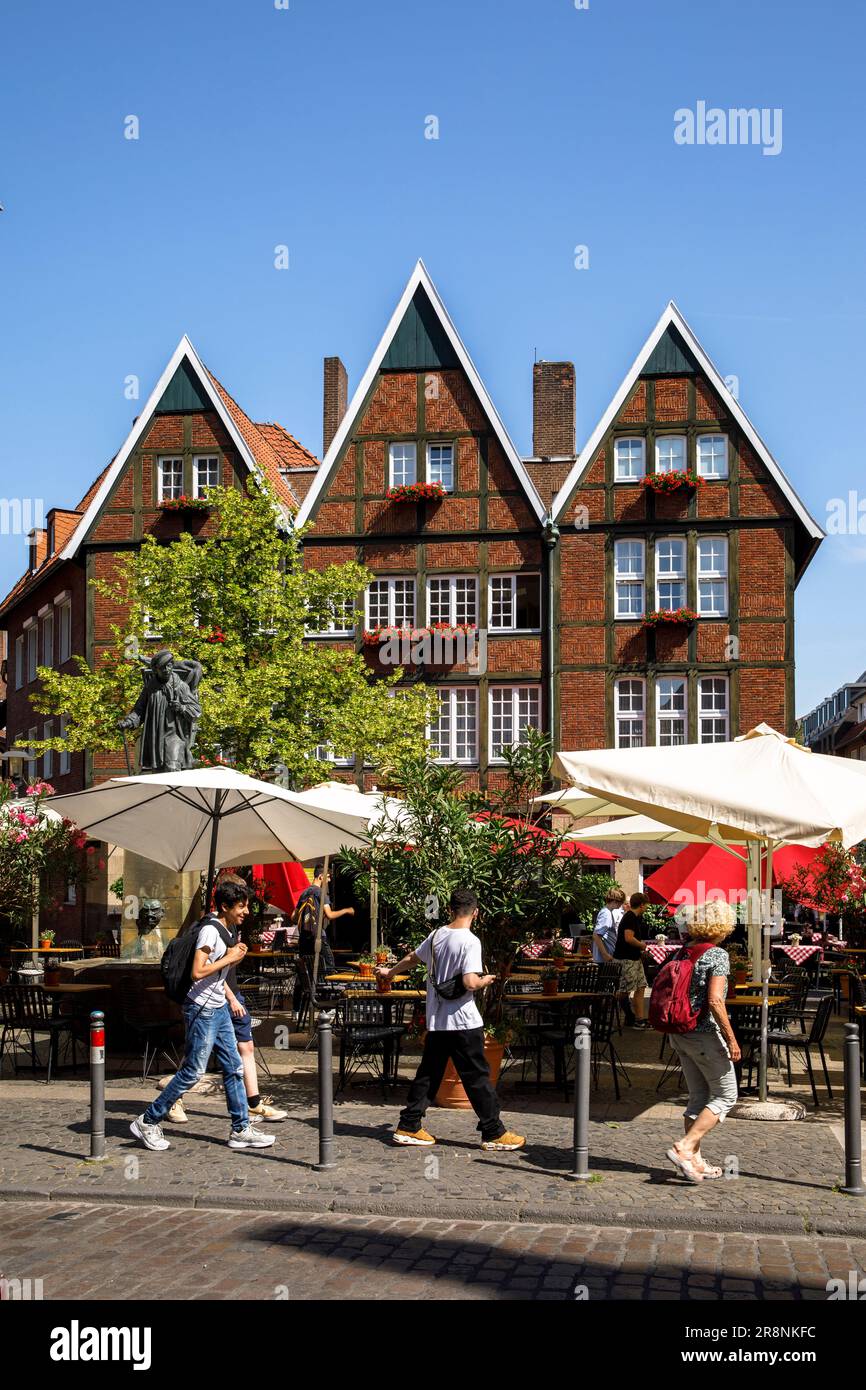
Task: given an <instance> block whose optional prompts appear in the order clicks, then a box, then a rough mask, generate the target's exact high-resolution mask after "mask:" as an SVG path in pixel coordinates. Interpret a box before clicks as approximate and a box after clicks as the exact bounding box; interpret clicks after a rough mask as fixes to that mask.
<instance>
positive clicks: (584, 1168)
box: [570, 1018, 592, 1182]
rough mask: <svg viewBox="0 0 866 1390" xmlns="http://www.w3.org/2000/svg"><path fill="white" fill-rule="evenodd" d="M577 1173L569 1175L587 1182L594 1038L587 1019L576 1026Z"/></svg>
mask: <svg viewBox="0 0 866 1390" xmlns="http://www.w3.org/2000/svg"><path fill="white" fill-rule="evenodd" d="M574 1050H575V1053H576V1056H575V1064H574V1171H573V1172H572V1173H571V1174H570V1176H571V1177H572V1178H577V1179H579V1180H580V1181H583V1182H585V1181H586V1180H587V1178H588V1177H589V1176H590V1173H589V1065H590V1062H591V1060H592V1035H591V1032H590V1021H589V1019H588V1018H579V1019H578V1020H577V1022H576V1023H575V1025H574Z"/></svg>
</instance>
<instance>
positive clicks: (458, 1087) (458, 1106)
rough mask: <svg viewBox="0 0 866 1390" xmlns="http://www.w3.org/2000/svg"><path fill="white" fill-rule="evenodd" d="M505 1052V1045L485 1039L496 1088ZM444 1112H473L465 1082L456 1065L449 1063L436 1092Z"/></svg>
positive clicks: (437, 1101) (488, 1060) (485, 1048)
mask: <svg viewBox="0 0 866 1390" xmlns="http://www.w3.org/2000/svg"><path fill="white" fill-rule="evenodd" d="M504 1052H505V1043H501V1042H494V1040H493V1039H492V1038H485V1039H484V1056H485V1057H486V1058H487V1065H488V1066H489V1067H490V1080H491V1081H492V1083H493V1085H494V1086H495V1085H496V1083H497V1081H498V1080H499V1071H500V1068H501V1066H502V1056H503V1053H504ZM434 1103H435V1104H436V1105H438V1106H439V1107H440V1109H442V1110H471V1109H472V1104H471V1102H470V1100H469V1097H468V1096H467V1094H466V1092H465V1091H464V1089H463V1082H462V1081H461V1080H460V1077H459V1076H458V1075H457V1072H456V1071H455V1069H454V1063H453V1062H449V1063H448V1065H447V1067H446V1068H445V1075H444V1076H443V1078H442V1081H441V1083H440V1086H439V1090H438V1091H437V1092H436V1099H435V1102H434Z"/></svg>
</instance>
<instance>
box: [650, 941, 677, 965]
mask: <svg viewBox="0 0 866 1390" xmlns="http://www.w3.org/2000/svg"><path fill="white" fill-rule="evenodd" d="M679 950H680V943H678V942H673V941H668V942H662V941H650V942H649V944H648V946H647V948H646V954H647V955H648V956H649V958H650V960H654V961H655V963H656V965H664V963H665V961H666V960H667V958H668V956H672V955H673V954H674V953H675V952H676V951H679Z"/></svg>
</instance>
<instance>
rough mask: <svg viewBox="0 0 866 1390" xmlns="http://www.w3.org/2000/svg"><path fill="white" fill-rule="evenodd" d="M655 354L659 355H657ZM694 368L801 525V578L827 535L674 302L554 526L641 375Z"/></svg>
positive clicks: (565, 487)
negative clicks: (677, 359)
mask: <svg viewBox="0 0 866 1390" xmlns="http://www.w3.org/2000/svg"><path fill="white" fill-rule="evenodd" d="M671 329H673V330H674V333H673V334H672V333H671V331H670V330H671ZM674 343H679V353H680V357H681V358H682V361H681V362H679V365H677V363H676V362H674V360H673V357H672V353H673V347H672V344H674ZM683 348H684V349H685V351H683ZM657 349H658V353H657V352H656V350H657ZM692 364H694V365H695V366H696V367H697V368H698V369H699V370H700V372H701V373H702V375H703V376H705V377H706V378H707V380H708V382H709V383H710V385H711V386H712V388H713V390H714V391H715V392H716V393H717V395H719V396H720V397H721V399H722V400H723V401H724V402H725V404H726V406H727V409H728V410H729V411H730V413H731V415H732V416H733V418H734V419H735V420H736V422H737V424H738V425H739V427H740V429H741V430H742V431H743V434H744V435H745V436H746V438H747V439H748V441H749V443H750V444H751V445H752V448H753V449H754V450H755V452H756V454H757V456H758V458H759V459H760V460H761V462H762V463H763V465H764V467H765V468H766V470H767V472H768V473H769V475H770V477H771V478H772V480H773V482H774V483H775V484H776V486H777V487H778V489H779V491H780V492H781V493H782V495H783V496H784V497H785V499H786V501H787V502H788V503H789V504H790V506H791V510H792V511H793V513H794V515H795V516H796V518H797V520H798V521H799V522H800V524H801V527H802V534H803V541H804V544H803V546H802V563H801V564H800V566H799V571H800V573H802V571H803V570H804V569H805V568H806V565H807V564H808V563H809V560H810V559H811V558H812V555H813V554H814V553H815V550H816V549H817V548H818V545H819V544H820V542H821V541H822V540H823V539H824V532H823V531H822V529H821V527H820V526H819V525H818V523H817V521H816V520H815V519H814V517H813V516H812V515H811V513H810V512H809V511H808V509H807V508H806V506H805V504H804V503H803V502H802V501H801V499H800V498H799V497H798V496H797V493H796V492H795V491H794V489H793V487H792V486H791V484H790V482H789V481H788V479H787V478H786V477H785V474H784V473H783V472H782V470H781V468H780V467H779V465H778V463H777V462H776V460H775V459H774V458H773V455H772V454H771V453H770V450H769V449H768V448H767V446H766V444H765V443H764V441H763V439H762V438H761V436H760V435H759V434H758V432H757V430H756V429H755V427H754V425H753V424H752V422H751V420H750V419H749V417H748V415H747V414H746V412H745V411H744V410H743V407H742V406H741V405H740V403H739V401H738V400H737V399H736V397H734V396H732V395H731V394H730V392H729V391H728V389H727V387H726V386H725V382H724V379H723V378H722V376H721V373H720V372H719V371H718V369H717V368H716V367H715V366H714V365H713V363H712V362H711V360H710V358H709V357H708V356H707V354H706V352H705V351H704V349H703V347H702V346H701V344H700V343H699V342H698V339H697V338H696V337H695V334H694V333H693V332H692V330H691V328H690V327H689V325H688V323H687V322H686V320H685V319H684V318H683V316H682V314H681V313H680V311H679V309H678V308H677V306H676V304H674V302H673V300H671V301H670V303H669V304H668V305H667V306H666V308H665V309H664V311H663V313H662V315H661V317H660V318H659V321H658V323H657V324H656V326H655V328H654V329H653V330H652V332H651V333H650V335H649V337H648V338H647V340H646V342H645V343H644V345H643V347H642V348H641V350H640V352H639V353H638V355H637V357H636V358H635V360H634V362H633V363H632V365H631V367H630V368H629V370H628V372H627V373H626V375H625V377H624V378H623V380H622V382H621V383H620V386H619V389H618V391H617V393H616V395H615V396H614V397H613V400H612V401H611V402H610V404H609V406H608V408H607V410H606V411H605V413H604V415H603V416H602V417H601V419H600V420H599V422H598V424H597V425H596V427H595V429H594V430H593V432H592V434H591V436H590V438H589V440H588V441H587V443H586V445H585V446H584V448H583V449H582V450H581V452H580V454H579V455H578V457H577V461H576V463H575V464H574V466H573V467H572V468H571V470H570V471H569V474H568V477H567V478H566V480H565V482H564V483H563V484H562V487H561V488H560V489H559V492H558V493H557V495H556V497H555V498H554V502H553V516H554V520H557V521H558V520H559V519H560V517H561V515H562V512H563V511H564V509H565V507H566V505H567V504H568V500H569V497H570V496H571V494H572V492H573V491H574V488H575V487H576V486H577V484H578V483H579V482H580V479H581V478H582V477H583V474H584V473H585V471H586V470H587V468H588V467H589V466H590V464H591V463H592V461H593V459H594V458H595V454H596V451H597V449H598V446H599V444H600V443H601V441H602V439H603V438H604V436H605V434H606V433H607V431H608V429H609V428H610V426H611V425H612V423H613V421H614V420H615V419H616V417H617V415H618V414H619V411H620V410H621V409H622V407H623V405H624V404H625V402H626V401H627V400H628V397H629V395H630V393H631V390H632V387H633V386H634V385H635V383H636V381H637V379H638V377H639V376H640V375H641V373H643V372H665V371H670V370H691V369H692Z"/></svg>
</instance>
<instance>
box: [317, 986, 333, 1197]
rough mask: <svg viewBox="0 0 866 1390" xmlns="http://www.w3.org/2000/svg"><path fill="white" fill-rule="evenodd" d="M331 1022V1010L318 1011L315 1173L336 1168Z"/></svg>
mask: <svg viewBox="0 0 866 1390" xmlns="http://www.w3.org/2000/svg"><path fill="white" fill-rule="evenodd" d="M333 1021H334V1014H333V1010H331V1011H329V1010H327V1009H320V1010H319V1019H318V1045H319V1047H318V1068H319V1161H318V1163H314V1164H313V1168H314V1169H315V1171H316V1172H317V1173H321V1172H323V1171H325V1170H326V1169H328V1168H336V1166H337V1165H336V1163H335V1161H334V1077H333V1074H332V1066H333V1055H334V1034H333V1030H332V1028H331V1025H332V1023H333Z"/></svg>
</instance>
